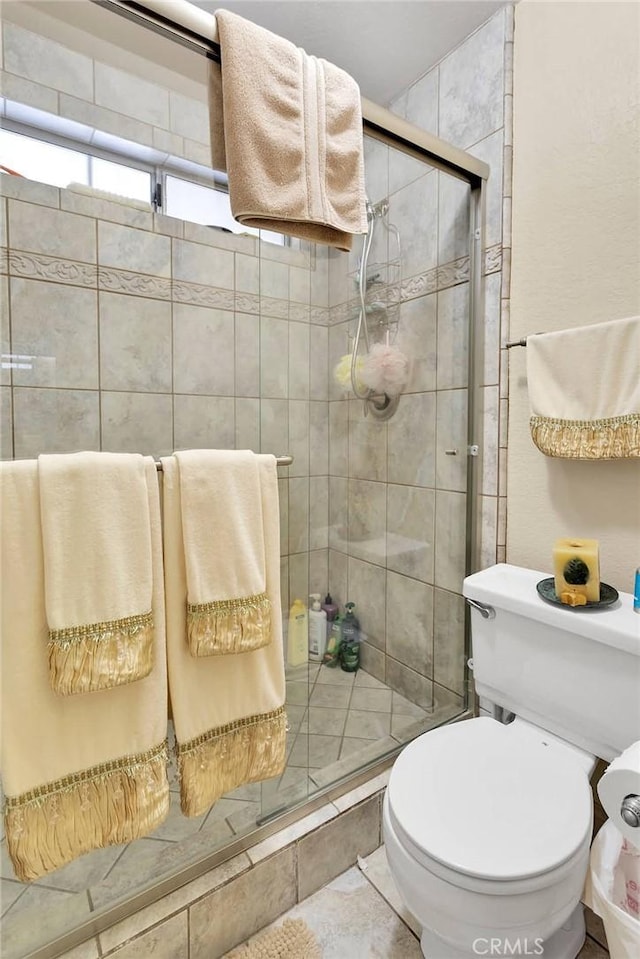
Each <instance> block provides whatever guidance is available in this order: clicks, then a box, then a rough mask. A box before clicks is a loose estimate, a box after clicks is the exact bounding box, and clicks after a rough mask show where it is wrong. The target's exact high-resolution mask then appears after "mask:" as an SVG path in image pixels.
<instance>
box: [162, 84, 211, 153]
mask: <svg viewBox="0 0 640 959" xmlns="http://www.w3.org/2000/svg"><path fill="white" fill-rule="evenodd" d="M169 111H170V115H171V120H170V123H169V127H170V129H171V130H173V132H174V133H177V134H178V135H179V136H181V137H188V138H189V139H190V140H199V141H200V142H201V143H208V142H209V111H208V109H207V105H206V103H205V102H202V101H200V100H195V99H194V98H193V97H185V96H183V95H182V94H181V93H176V92H175V91H174V90H171V91H170V93H169Z"/></svg>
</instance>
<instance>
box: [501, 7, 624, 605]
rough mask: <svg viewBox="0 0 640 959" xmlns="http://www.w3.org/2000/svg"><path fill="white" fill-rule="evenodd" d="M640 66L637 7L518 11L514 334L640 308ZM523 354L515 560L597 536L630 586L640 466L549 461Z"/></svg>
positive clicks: (606, 574) (513, 377)
mask: <svg viewBox="0 0 640 959" xmlns="http://www.w3.org/2000/svg"><path fill="white" fill-rule="evenodd" d="M639 63H640V6H639V5H638V4H635V3H616V2H612V3H606V2H600V3H599V2H596V3H589V2H584V3H583V2H574V3H556V2H552V3H546V2H536V0H523V2H521V3H519V4H518V5H517V7H516V29H515V86H514V124H515V125H514V168H513V262H512V286H511V339H518V338H520V337H521V336H525V335H527V334H528V333H534V332H548V331H552V330H560V329H567V328H570V327H576V326H582V325H586V324H590V323H595V322H600V321H603V320H607V319H618V318H621V317H625V316H633V315H637V314H640V160H639V158H640V119H639V118H640V96H639V86H640V80H639V78H640V73H639V67H638V64H639ZM525 360H526V357H525V350H523V349H513V350H511V355H510V388H509V452H508V536H507V559H508V561H509V562H511V563H515V564H518V565H523V566H530V567H532V568H538V569H541V570H550V569H551V549H552V545H553V542H554V540H555V539H556V538H557V537H560V536H585V537H594V538H596V539H598V540H599V541H600V561H601V576H602V579H603V580H605V581H606V582H608V583H610V584H611V585H613V586H615V587H617V588H618V589H624V590H626V591H632V584H633V571H634V569H635V567H636V566H638V565H639V564H640V463H639V462H638V460H635V461H633V460H623V461H617V462H602V463H589V462H572V461H569V460H560V459H550V458H548V457H545V456H543V455H542V454H541V453H540V452H539V451H538V450H537V449H536V448H535V447H534V445H533V442H532V441H531V438H530V435H529V429H528V418H529V406H528V397H527V384H526V367H525ZM639 362H640V358H639Z"/></svg>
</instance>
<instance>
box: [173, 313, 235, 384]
mask: <svg viewBox="0 0 640 959" xmlns="http://www.w3.org/2000/svg"><path fill="white" fill-rule="evenodd" d="M234 359H235V344H234V316H233V313H231V312H230V311H228V310H211V309H206V308H204V307H200V306H187V305H186V304H183V303H174V306H173V363H174V366H173V388H174V390H175V391H176V393H200V394H206V395H208V396H233V395H234V391H235V369H234Z"/></svg>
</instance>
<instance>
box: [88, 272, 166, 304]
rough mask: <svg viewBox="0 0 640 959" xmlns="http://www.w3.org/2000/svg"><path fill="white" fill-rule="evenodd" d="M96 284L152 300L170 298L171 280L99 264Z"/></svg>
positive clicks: (105, 288) (103, 288)
mask: <svg viewBox="0 0 640 959" xmlns="http://www.w3.org/2000/svg"><path fill="white" fill-rule="evenodd" d="M98 286H99V288H100V289H101V290H110V291H111V292H112V293H125V294H128V295H129V296H144V297H148V298H150V299H154V300H170V299H171V280H166V279H164V278H162V277H158V276H150V275H148V274H145V273H131V272H129V271H128V270H116V269H111V268H110V267H104V266H101V267H99V268H98Z"/></svg>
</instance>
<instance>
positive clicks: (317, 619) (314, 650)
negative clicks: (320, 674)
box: [309, 593, 327, 663]
mask: <svg viewBox="0 0 640 959" xmlns="http://www.w3.org/2000/svg"><path fill="white" fill-rule="evenodd" d="M309 599H310V600H311V609H310V610H309V659H310V660H311V661H312V662H313V663H320V662H322V657H323V656H324V653H325V650H326V648H327V614H326V613H325V611H324V609H322V607H321V606H320V593H310V594H309Z"/></svg>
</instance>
